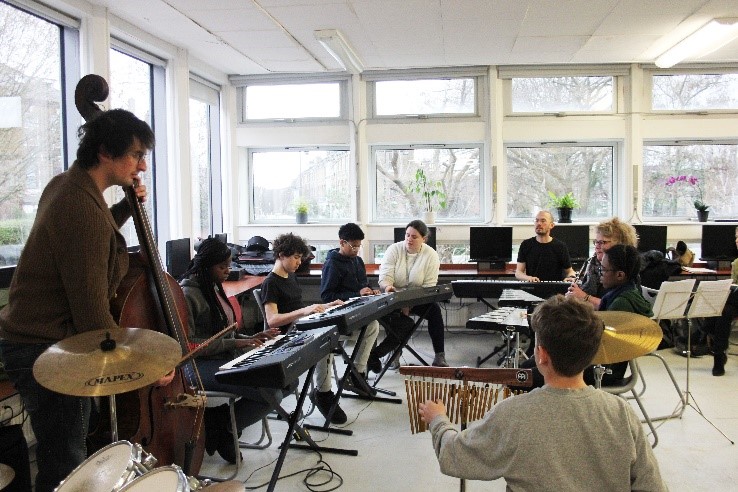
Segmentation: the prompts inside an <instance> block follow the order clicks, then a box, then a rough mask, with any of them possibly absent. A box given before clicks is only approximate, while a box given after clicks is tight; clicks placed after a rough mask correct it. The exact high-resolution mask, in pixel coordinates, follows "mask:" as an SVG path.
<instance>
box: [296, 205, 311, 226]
mask: <svg viewBox="0 0 738 492" xmlns="http://www.w3.org/2000/svg"><path fill="white" fill-rule="evenodd" d="M308 209H309V207H308V203H307V202H306V201H305V200H298V201H297V203H296V204H295V212H296V216H295V221H296V222H297V223H298V224H307V221H308Z"/></svg>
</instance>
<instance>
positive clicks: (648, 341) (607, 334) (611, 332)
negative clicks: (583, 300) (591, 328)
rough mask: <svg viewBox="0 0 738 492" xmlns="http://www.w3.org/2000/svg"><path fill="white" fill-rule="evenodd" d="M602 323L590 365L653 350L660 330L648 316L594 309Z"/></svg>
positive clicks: (659, 338)
mask: <svg viewBox="0 0 738 492" xmlns="http://www.w3.org/2000/svg"><path fill="white" fill-rule="evenodd" d="M597 316H599V317H600V318H602V320H603V321H604V322H605V331H604V333H603V334H602V342H601V343H600V349H599V350H598V351H597V354H596V355H595V357H594V359H593V360H592V364H614V363H615V362H625V361H627V360H631V359H635V358H636V357H640V356H641V355H646V354H648V353H651V352H653V351H654V350H656V348H657V347H658V346H659V343H660V342H661V337H662V336H663V333H662V332H661V327H660V326H659V324H658V323H656V322H655V321H654V320H652V319H651V318H647V317H645V316H641V315H640V314H635V313H628V312H625V311H597Z"/></svg>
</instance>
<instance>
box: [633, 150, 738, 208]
mask: <svg viewBox="0 0 738 492" xmlns="http://www.w3.org/2000/svg"><path fill="white" fill-rule="evenodd" d="M679 176H687V178H686V180H684V181H681V180H679V181H677V182H676V183H673V184H670V185H667V182H668V181H669V178H671V177H675V178H678V177H679ZM690 177H693V179H691V180H690ZM695 180H696V181H695ZM700 197H701V199H702V201H703V202H705V203H706V204H707V205H709V206H710V208H709V211H710V218H720V217H725V218H735V217H738V144H734V143H725V144H714V143H704V144H689V145H679V144H677V143H671V144H669V143H666V144H646V145H644V146H643V217H644V218H656V217H658V218H688V219H694V218H695V217H696V212H695V208H694V200H695V199H698V198H700Z"/></svg>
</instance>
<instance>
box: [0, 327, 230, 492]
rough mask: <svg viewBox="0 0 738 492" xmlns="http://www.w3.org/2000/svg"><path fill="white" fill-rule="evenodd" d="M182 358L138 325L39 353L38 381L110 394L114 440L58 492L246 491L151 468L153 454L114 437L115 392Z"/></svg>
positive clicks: (63, 389) (64, 390) (172, 344)
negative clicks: (137, 326)
mask: <svg viewBox="0 0 738 492" xmlns="http://www.w3.org/2000/svg"><path fill="white" fill-rule="evenodd" d="M181 359H182V354H181V348H180V345H179V343H178V342H177V341H176V340H175V339H173V338H171V337H169V336H167V335H165V334H163V333H159V332H156V331H154V330H143V329H139V328H117V329H112V330H96V331H89V332H84V333H80V334H78V335H75V336H72V337H69V338H66V339H64V340H62V341H60V342H58V343H56V344H54V345H52V346H51V347H49V348H48V349H47V350H46V351H45V352H44V353H42V354H41V356H39V358H38V359H37V360H36V363H35V364H34V366H33V375H34V377H35V378H36V380H37V381H38V382H39V384H41V385H43V386H45V387H46V388H48V389H50V390H52V391H56V392H57V393H61V394H65V395H73V396H108V397H110V414H111V426H112V429H111V430H112V436H113V441H114V442H113V443H111V444H109V445H107V446H105V447H103V448H102V449H100V450H99V451H97V452H96V453H94V454H93V455H91V456H90V457H89V458H87V460H85V461H84V462H82V464H80V465H79V466H78V467H77V468H75V469H74V470H73V471H72V473H70V474H69V476H67V478H65V479H64V480H63V481H62V482H61V483H60V484H59V486H58V487H57V488H56V491H57V492H81V491H93V490H94V491H99V492H108V491H109V492H123V491H126V492H195V491H206V492H236V491H243V490H244V484H243V483H242V482H239V481H236V480H231V481H228V482H220V483H213V482H211V481H209V480H198V479H197V478H194V477H188V476H186V475H185V474H184V472H183V471H182V470H181V469H180V468H179V467H178V466H177V465H169V466H161V467H156V468H155V466H156V463H157V460H156V458H155V457H154V456H152V455H151V454H149V453H147V452H146V451H145V450H144V449H143V447H142V446H141V445H140V444H133V443H130V442H128V441H124V440H123V441H118V440H117V439H118V437H117V436H118V433H117V428H116V415H115V395H116V394H120V393H125V392H128V391H134V390H137V389H140V388H143V387H145V386H148V385H150V384H153V383H155V382H156V381H158V380H159V379H160V378H162V377H163V376H165V375H166V374H167V373H169V372H170V371H171V370H172V369H174V368H175V367H176V366H177V365H178V364H179V362H180V360H181ZM60 368H63V370H60ZM4 476H5V475H4V474H3V477H4ZM1 488H2V485H0V489H1Z"/></svg>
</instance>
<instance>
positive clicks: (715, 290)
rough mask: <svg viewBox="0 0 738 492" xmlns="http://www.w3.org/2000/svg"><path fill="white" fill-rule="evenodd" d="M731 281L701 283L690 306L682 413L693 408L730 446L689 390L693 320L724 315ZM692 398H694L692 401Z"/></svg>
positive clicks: (731, 442)
mask: <svg viewBox="0 0 738 492" xmlns="http://www.w3.org/2000/svg"><path fill="white" fill-rule="evenodd" d="M730 284H731V280H730V279H726V280H710V281H706V282H700V283H699V285H698V286H697V290H696V291H695V293H694V297H692V304H691V305H690V306H689V310H688V311H687V322H688V324H689V331H688V332H687V389H686V391H685V392H684V399H683V401H682V411H683V410H684V409H685V408H686V407H692V408H693V409H694V410H695V411H696V412H697V413H698V414H699V415H700V416H701V417H702V418H703V419H705V420H706V421H707V423H708V424H710V425H711V426H713V427H714V428H715V430H717V431H718V432H719V433H720V434H722V435H723V437H724V438H725V439H727V440H728V441H730V444H735V442H734V441H733V440H732V439H730V438H729V437H728V436H726V435H725V433H724V432H723V431H721V430H720V429H719V428H718V427H717V426H716V425H715V424H713V423H712V422H711V421H710V419H708V418H707V417H705V414H704V413H702V409H701V408H700V407H699V405H698V404H697V401H696V400H695V399H694V395H692V392H691V391H690V390H689V361H690V359H691V358H692V353H691V351H692V326H691V320H692V319H693V318H713V317H716V316H721V315H722V314H723V308H724V307H725V301H726V300H727V299H728V294H730ZM690 396H691V397H692V399H691V401H690Z"/></svg>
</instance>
